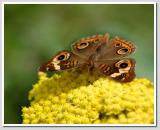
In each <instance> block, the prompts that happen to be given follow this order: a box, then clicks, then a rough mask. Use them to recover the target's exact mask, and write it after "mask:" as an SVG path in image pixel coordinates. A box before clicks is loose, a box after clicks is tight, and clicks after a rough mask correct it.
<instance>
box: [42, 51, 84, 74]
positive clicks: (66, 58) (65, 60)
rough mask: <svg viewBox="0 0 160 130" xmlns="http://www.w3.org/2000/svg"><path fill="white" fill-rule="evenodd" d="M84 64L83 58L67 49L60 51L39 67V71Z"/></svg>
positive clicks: (62, 68)
mask: <svg viewBox="0 0 160 130" xmlns="http://www.w3.org/2000/svg"><path fill="white" fill-rule="evenodd" d="M83 65H85V60H84V59H82V58H80V57H79V56H77V55H75V54H73V53H72V52H69V51H61V52H59V53H58V54H56V55H55V56H53V58H51V59H50V60H49V61H48V62H47V63H45V64H43V65H42V66H41V67H40V69H39V70H40V71H61V70H66V69H70V68H74V67H81V66H83Z"/></svg>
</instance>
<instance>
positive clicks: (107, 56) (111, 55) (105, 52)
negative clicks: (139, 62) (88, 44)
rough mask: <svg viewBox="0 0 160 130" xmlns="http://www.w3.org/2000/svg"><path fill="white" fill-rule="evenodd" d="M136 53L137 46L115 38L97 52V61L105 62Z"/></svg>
mask: <svg viewBox="0 0 160 130" xmlns="http://www.w3.org/2000/svg"><path fill="white" fill-rule="evenodd" d="M134 51H135V46H134V45H133V44H132V42H130V41H126V40H124V39H122V38H119V37H114V38H113V39H111V40H110V41H109V42H108V43H106V44H103V45H102V46H101V47H100V48H99V49H98V52H97V55H96V57H95V61H103V60H104V61H105V60H113V59H120V58H124V57H126V56H128V55H130V54H131V53H133V52H134Z"/></svg>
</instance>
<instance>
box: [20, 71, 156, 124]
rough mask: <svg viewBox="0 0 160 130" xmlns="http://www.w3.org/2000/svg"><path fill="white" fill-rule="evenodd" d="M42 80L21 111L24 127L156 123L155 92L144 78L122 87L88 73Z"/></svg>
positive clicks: (58, 75)
mask: <svg viewBox="0 0 160 130" xmlns="http://www.w3.org/2000/svg"><path fill="white" fill-rule="evenodd" d="M39 78H40V79H39V81H38V83H37V84H35V85H34V86H33V89H32V90H31V91H30V93H29V100H31V104H30V106H29V107H23V108H22V117H23V124H153V123H154V89H153V84H152V83H151V82H150V81H149V80H147V79H145V78H140V79H134V80H133V81H132V82H129V83H119V82H116V81H114V80H112V79H109V78H107V77H106V76H103V75H101V74H98V73H96V72H90V73H89V72H87V71H86V70H69V71H64V72H61V73H59V74H54V75H53V76H51V77H47V75H46V74H45V73H42V72H39Z"/></svg>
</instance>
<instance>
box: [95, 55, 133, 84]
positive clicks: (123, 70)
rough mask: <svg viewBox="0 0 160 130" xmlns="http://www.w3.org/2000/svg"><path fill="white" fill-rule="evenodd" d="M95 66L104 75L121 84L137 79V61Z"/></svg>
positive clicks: (129, 59) (107, 61) (127, 59)
mask: <svg viewBox="0 0 160 130" xmlns="http://www.w3.org/2000/svg"><path fill="white" fill-rule="evenodd" d="M94 66H95V68H96V69H97V70H99V71H100V72H101V73H103V74H104V75H106V76H109V77H111V78H113V79H115V80H117V81H120V82H130V81H132V80H133V79H134V77H135V70H134V68H135V60H134V59H131V58H124V59H119V60H106V61H105V62H104V61H103V62H95V63H94Z"/></svg>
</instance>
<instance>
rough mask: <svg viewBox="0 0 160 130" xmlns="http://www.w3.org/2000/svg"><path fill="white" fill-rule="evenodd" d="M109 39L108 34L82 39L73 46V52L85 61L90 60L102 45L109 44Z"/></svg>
mask: <svg viewBox="0 0 160 130" xmlns="http://www.w3.org/2000/svg"><path fill="white" fill-rule="evenodd" d="M108 39H109V34H108V33H106V34H104V35H95V36H91V37H87V38H83V39H80V40H79V41H77V42H75V43H74V44H73V45H72V52H73V53H74V54H76V55H78V56H80V57H82V58H84V59H88V58H89V57H90V56H91V55H93V54H95V53H96V51H97V49H98V48H99V47H100V46H101V45H102V44H105V43H106V42H108Z"/></svg>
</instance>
